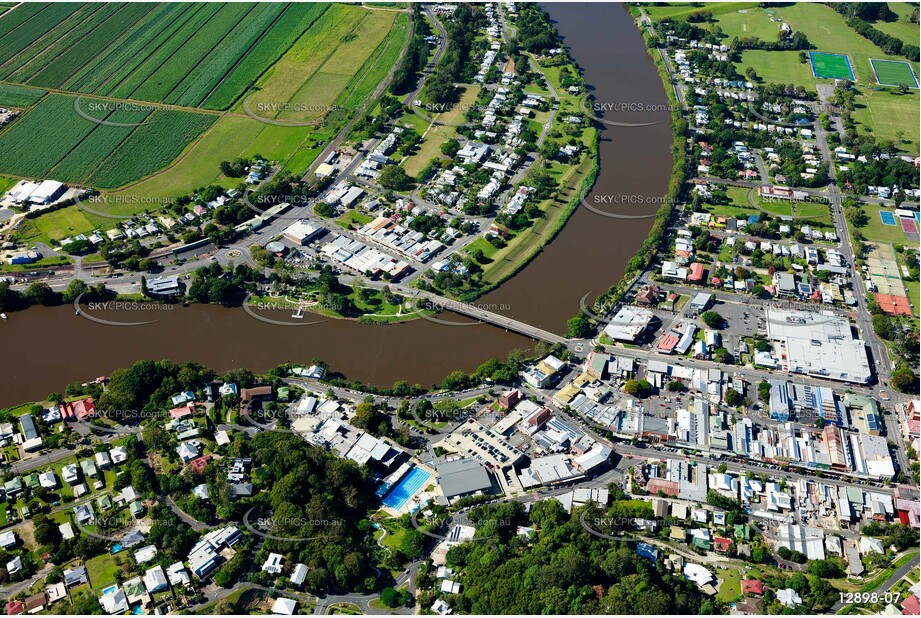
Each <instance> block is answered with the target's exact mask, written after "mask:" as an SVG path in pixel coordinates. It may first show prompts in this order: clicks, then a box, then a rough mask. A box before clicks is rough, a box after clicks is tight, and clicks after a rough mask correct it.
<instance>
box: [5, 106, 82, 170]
mask: <svg viewBox="0 0 921 618" xmlns="http://www.w3.org/2000/svg"><path fill="white" fill-rule="evenodd" d="M73 102H74V99H73V97H70V96H64V95H49V96H48V97H46V98H45V99H43V100H42V102H41V103H40V104H39V105H38V106H37V107H35V108H34V109H32V110H30V111H29V112H28V113H26V114H23V116H22V118H20V119H19V120H18V121H17V122H14V123H13V124H12V125H11V126H10V127H9V128H8V129H7V130H5V131H3V132H2V133H0V172H2V173H7V174H13V175H15V176H26V177H31V178H37V177H42V176H44V175H45V174H47V173H48V171H49V170H50V169H51V168H52V167H54V165H55V164H56V163H57V162H58V161H60V160H61V159H63V158H64V157H65V156H66V155H67V153H68V152H70V151H71V150H72V149H73V148H74V147H75V146H76V145H77V144H79V143H80V140H82V139H83V138H84V137H86V136H87V135H89V134H90V132H91V131H92V130H93V129H95V128H96V127H98V126H100V125H98V124H96V123H93V122H89V121H86V120H84V121H82V122H68V120H76V118H77V117H76V112H74V107H73Z"/></svg>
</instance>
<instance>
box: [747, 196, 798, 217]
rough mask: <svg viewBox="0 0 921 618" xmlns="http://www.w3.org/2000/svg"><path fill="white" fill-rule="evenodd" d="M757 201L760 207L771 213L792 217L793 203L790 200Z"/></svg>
mask: <svg viewBox="0 0 921 618" xmlns="http://www.w3.org/2000/svg"><path fill="white" fill-rule="evenodd" d="M758 201H760V202H761V208H763V209H764V210H766V211H767V212H769V213H771V214H772V215H778V216H781V217H792V216H793V205H792V204H791V203H790V202H765V201H761V200H758ZM756 203H757V202H756Z"/></svg>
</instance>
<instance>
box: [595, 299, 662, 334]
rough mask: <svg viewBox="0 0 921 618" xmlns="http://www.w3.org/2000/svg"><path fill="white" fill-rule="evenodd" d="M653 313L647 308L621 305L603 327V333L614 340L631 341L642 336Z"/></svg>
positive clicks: (652, 317) (650, 322)
mask: <svg viewBox="0 0 921 618" xmlns="http://www.w3.org/2000/svg"><path fill="white" fill-rule="evenodd" d="M654 319H656V316H655V314H653V312H652V311H649V310H648V309H637V308H635V307H622V308H621V309H620V311H618V312H617V314H615V315H614V317H613V318H611V321H610V322H609V323H608V325H607V326H605V327H604V334H605V335H607V336H608V337H610V338H611V339H613V340H615V341H628V342H633V341H636V340H637V339H639V338H640V337H642V336H643V334H644V333H645V332H646V330H647V329H648V328H649V326H650V325H651V324H652V322H653V320H654Z"/></svg>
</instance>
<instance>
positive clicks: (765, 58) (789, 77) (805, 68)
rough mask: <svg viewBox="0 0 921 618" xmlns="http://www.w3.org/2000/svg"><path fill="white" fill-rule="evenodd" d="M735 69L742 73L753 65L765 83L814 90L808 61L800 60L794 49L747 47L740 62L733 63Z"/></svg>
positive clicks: (814, 82) (814, 80) (813, 78)
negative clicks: (766, 49) (765, 49)
mask: <svg viewBox="0 0 921 618" xmlns="http://www.w3.org/2000/svg"><path fill="white" fill-rule="evenodd" d="M735 65H736V70H738V71H739V73H744V72H745V69H746V68H748V67H753V68H754V69H755V71H756V72H757V73H758V76H759V77H760V78H761V79H762V80H763V81H764V82H765V83H778V84H795V85H797V86H803V87H804V88H809V89H811V90H815V84H816V79H815V77H814V76H813V75H812V67H811V66H810V65H809V62H808V61H807V62H805V63H804V62H800V59H799V52H796V51H764V50H760V49H747V50H745V51H743V52H742V58H741V61H740V62H737V63H735Z"/></svg>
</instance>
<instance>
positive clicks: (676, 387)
mask: <svg viewBox="0 0 921 618" xmlns="http://www.w3.org/2000/svg"><path fill="white" fill-rule="evenodd" d="M665 388H666V389H667V390H668V391H669V392H672V393H683V392H685V391H687V390H688V387H687V386H685V385H684V382H682V381H681V380H672V381H671V382H669V383H668V385H666V387H665Z"/></svg>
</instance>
